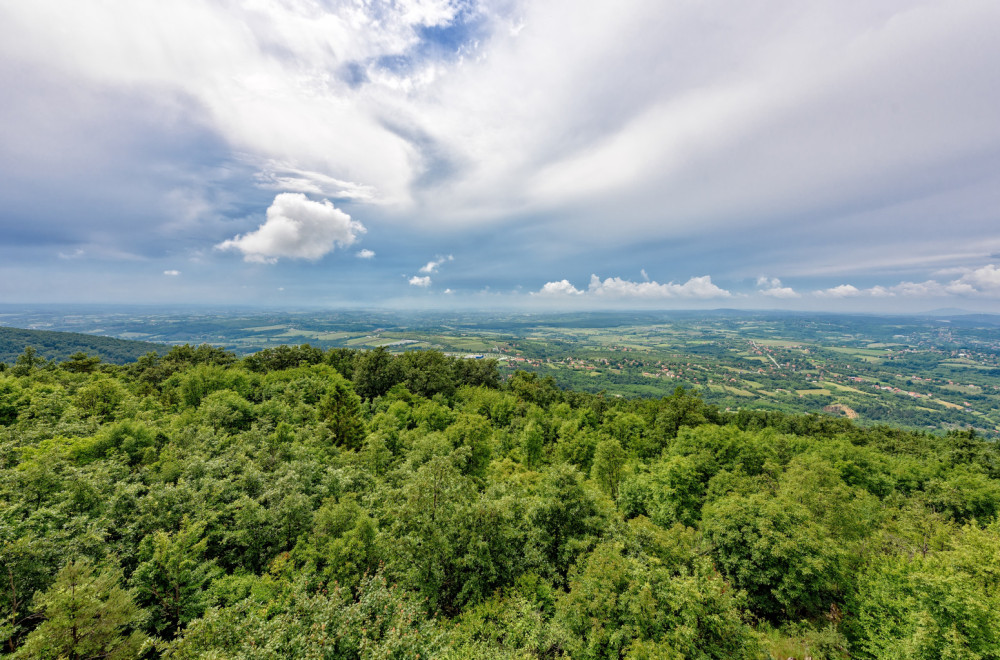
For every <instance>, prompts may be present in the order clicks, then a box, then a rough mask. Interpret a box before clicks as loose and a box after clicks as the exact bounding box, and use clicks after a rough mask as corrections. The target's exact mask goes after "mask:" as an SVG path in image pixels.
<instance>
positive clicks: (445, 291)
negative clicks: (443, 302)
mask: <svg viewBox="0 0 1000 660" xmlns="http://www.w3.org/2000/svg"><path fill="white" fill-rule="evenodd" d="M444 293H445V295H448V296H450V295H451V294H453V293H455V292H454V291H452V290H451V289H445V290H444Z"/></svg>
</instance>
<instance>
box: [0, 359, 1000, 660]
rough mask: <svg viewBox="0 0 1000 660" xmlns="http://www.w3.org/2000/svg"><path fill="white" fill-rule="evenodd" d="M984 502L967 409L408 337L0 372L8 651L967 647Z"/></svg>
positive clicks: (989, 460) (762, 651)
mask: <svg viewBox="0 0 1000 660" xmlns="http://www.w3.org/2000/svg"><path fill="white" fill-rule="evenodd" d="M998 510H1000V452H998V450H997V446H996V443H994V442H986V441H983V440H981V439H980V438H978V437H977V436H976V434H975V433H973V432H971V431H955V432H951V433H948V434H929V433H919V432H911V431H904V430H899V429H895V428H890V427H874V428H861V427H859V426H857V425H855V424H854V423H852V422H851V421H850V420H848V419H843V418H833V417H826V416H820V415H788V414H783V413H779V412H763V411H748V410H742V411H737V412H727V411H722V410H719V409H717V408H715V407H714V406H711V405H708V404H706V403H705V402H704V401H702V399H701V398H700V397H699V396H698V394H697V393H696V392H694V391H691V390H685V389H683V388H678V389H677V390H676V391H675V392H673V394H671V395H670V396H666V397H661V398H656V399H632V400H626V399H621V398H616V397H608V396H605V395H602V394H586V393H581V392H574V391H567V390H563V389H560V388H558V387H557V386H556V385H555V382H554V381H553V380H552V379H551V378H543V377H540V376H538V375H537V374H532V373H526V372H523V371H519V372H516V373H514V374H513V375H512V376H511V377H509V378H507V379H502V378H501V376H500V374H499V371H498V369H497V365H496V363H495V362H494V361H493V360H489V359H478V360H474V359H460V358H454V357H450V356H447V355H444V354H443V353H440V352H436V351H411V352H408V353H404V354H401V355H393V354H390V353H388V352H387V351H385V350H384V349H376V350H371V351H356V350H352V349H345V348H341V349H330V350H327V351H323V350H320V349H317V348H314V347H311V346H309V345H303V346H298V347H293V346H282V347H279V348H274V349H267V350H264V351H261V352H259V353H255V354H253V355H249V356H247V357H245V358H242V359H240V358H237V357H236V356H235V355H234V354H232V353H229V352H226V351H224V350H221V349H217V348H213V347H210V346H207V345H203V346H199V347H193V346H179V347H175V348H173V349H171V350H170V351H169V352H166V353H165V354H159V353H156V352H150V353H147V354H145V355H143V356H141V357H139V358H138V359H137V360H135V361H134V362H131V363H129V364H124V365H114V364H109V363H108V362H107V361H102V360H101V359H99V358H97V357H96V356H91V355H88V354H86V353H83V352H77V353H74V354H72V355H67V356H65V358H64V359H60V360H58V361H55V360H52V361H50V360H45V359H41V358H40V357H39V356H38V354H37V353H36V352H34V351H26V352H25V353H22V354H21V355H20V356H19V357H18V358H17V359H16V360H14V361H12V362H11V364H10V365H9V367H8V368H7V369H5V370H4V371H2V372H0V514H2V516H0V644H2V645H3V652H4V653H6V654H11V655H12V657H14V658H38V657H42V658H58V657H120V658H132V657H148V658H157V657H165V658H167V657H169V658H201V657H220V658H221V657H239V658H284V657H310V658H412V657H417V656H418V654H419V656H420V657H444V658H526V657H527V658H532V657H534V658H557V657H568V658H623V657H628V658H769V657H773V658H788V657H796V658H802V657H805V656H810V657H812V658H814V659H816V660H818V659H820V658H871V659H875V658H886V657H892V658H914V659H916V658H932V657H933V658H937V657H954V658H995V657H998V656H997V649H998V648H1000V522H998V520H997V514H998Z"/></svg>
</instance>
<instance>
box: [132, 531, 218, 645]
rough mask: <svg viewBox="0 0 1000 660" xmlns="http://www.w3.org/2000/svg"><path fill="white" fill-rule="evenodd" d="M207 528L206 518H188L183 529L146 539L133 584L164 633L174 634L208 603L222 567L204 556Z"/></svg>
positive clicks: (158, 630) (153, 625) (158, 629)
mask: <svg viewBox="0 0 1000 660" xmlns="http://www.w3.org/2000/svg"><path fill="white" fill-rule="evenodd" d="M204 531H205V523H204V522H194V523H192V522H190V521H189V520H188V519H187V518H185V519H184V521H183V522H182V523H181V529H180V530H179V531H177V532H174V533H172V534H168V533H166V532H162V531H159V532H155V533H154V534H153V535H152V536H147V537H146V539H145V540H144V541H143V544H142V548H141V549H140V554H139V557H140V559H141V560H142V563H140V564H139V566H138V567H137V568H136V570H135V573H133V575H132V585H133V586H134V587H135V589H136V591H137V592H138V597H139V602H140V603H141V604H143V605H144V606H145V607H147V608H148V609H149V610H150V611H151V612H152V618H151V620H150V628H151V629H152V630H153V631H155V632H156V633H157V634H158V635H160V636H163V637H167V638H172V637H174V636H175V635H176V634H177V632H178V631H179V630H180V629H181V628H182V627H183V626H184V625H186V624H187V623H188V622H189V621H191V620H192V619H195V618H197V617H199V616H201V615H202V614H203V613H204V612H205V608H206V607H207V605H208V594H207V593H206V591H205V589H206V587H207V586H208V584H209V582H210V581H211V580H212V579H213V577H215V576H216V575H218V573H219V569H218V568H217V567H216V565H215V562H214V561H206V560H205V559H204V554H205V548H206V546H207V544H208V541H207V539H205V538H204V537H203V534H204Z"/></svg>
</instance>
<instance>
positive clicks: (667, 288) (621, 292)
mask: <svg viewBox="0 0 1000 660" xmlns="http://www.w3.org/2000/svg"><path fill="white" fill-rule="evenodd" d="M533 295H538V296H580V295H586V296H587V297H597V298H608V299H645V300H662V299H670V298H689V299H707V298H727V297H729V296H731V295H732V294H730V293H729V291H726V290H725V289H721V288H719V287H717V286H716V285H715V284H713V283H712V278H711V277H710V276H708V275H704V276H702V277H692V278H691V279H689V280H688V281H687V282H685V283H684V284H674V283H673V282H669V283H667V284H660V283H659V282H655V281H650V282H633V281H631V280H625V279H622V278H620V277H609V278H607V279H605V280H601V278H600V277H598V276H597V275H591V276H590V285H589V286H588V287H587V290H586V291H581V290H580V289H577V288H576V287H575V286H573V285H572V284H570V282H569V280H560V281H558V282H547V283H546V284H545V285H544V286H543V287H542V288H541V289H540V290H539V291H537V292H536V293H534V294H533Z"/></svg>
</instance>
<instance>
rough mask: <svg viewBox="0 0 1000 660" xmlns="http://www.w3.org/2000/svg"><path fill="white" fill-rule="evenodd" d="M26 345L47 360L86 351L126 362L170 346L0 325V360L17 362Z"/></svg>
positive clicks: (62, 359)
mask: <svg viewBox="0 0 1000 660" xmlns="http://www.w3.org/2000/svg"><path fill="white" fill-rule="evenodd" d="M26 346H33V347H34V348H35V350H36V351H37V352H38V355H39V356H41V357H44V358H46V359H48V360H56V361H57V362H62V361H64V360H66V359H68V358H69V356H70V355H72V354H74V353H77V352H79V351H83V352H84V353H86V354H87V355H97V356H100V358H101V360H103V361H104V362H111V363H113V364H125V363H126V362H134V361H135V360H137V359H138V358H139V357H141V356H143V355H145V354H146V353H149V352H150V351H156V352H157V353H166V352H167V351H168V350H170V347H169V346H166V345H164V344H154V343H151V342H148V341H131V340H128V339H114V338H113V337H102V336H100V335H85V334H82V333H79V332H54V331H51V330H24V329H22V328H5V327H0V362H5V363H7V364H8V365H12V364H14V361H15V360H17V356H19V355H20V354H21V353H23V352H24V348H25V347H26Z"/></svg>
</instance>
